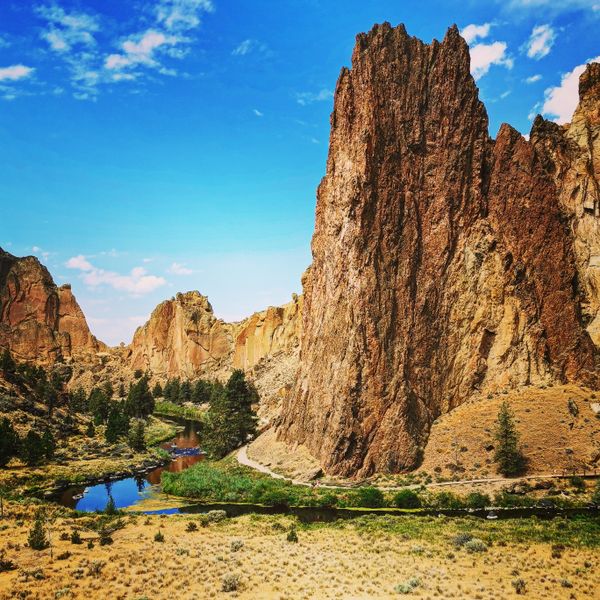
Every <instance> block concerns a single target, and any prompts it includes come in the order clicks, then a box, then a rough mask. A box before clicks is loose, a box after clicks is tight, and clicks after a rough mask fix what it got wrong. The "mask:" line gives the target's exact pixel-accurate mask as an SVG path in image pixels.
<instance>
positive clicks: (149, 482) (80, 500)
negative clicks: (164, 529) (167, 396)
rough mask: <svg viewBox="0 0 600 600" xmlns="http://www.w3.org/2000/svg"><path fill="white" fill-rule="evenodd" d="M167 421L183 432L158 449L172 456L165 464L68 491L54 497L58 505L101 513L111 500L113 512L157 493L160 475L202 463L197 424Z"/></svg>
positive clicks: (178, 420)
mask: <svg viewBox="0 0 600 600" xmlns="http://www.w3.org/2000/svg"><path fill="white" fill-rule="evenodd" d="M170 420H172V421H174V422H176V423H177V424H179V425H181V426H183V429H182V430H181V431H180V432H179V433H178V434H177V435H176V436H175V437H174V438H173V439H172V440H169V441H168V442H165V443H164V444H162V445H161V447H162V448H164V449H165V450H169V451H170V452H172V453H173V458H172V460H171V462H170V463H169V464H167V465H166V466H164V467H158V468H156V469H153V470H151V471H149V472H148V473H145V474H143V475H138V476H135V477H126V478H124V479H118V480H116V481H106V482H104V483H99V484H96V485H91V486H88V487H85V488H84V487H71V488H68V489H66V490H64V491H63V492H62V493H61V494H60V495H59V496H58V498H57V500H58V502H59V503H60V504H62V505H63V506H68V507H69V508H75V509H77V510H82V511H88V512H89V511H96V510H104V508H105V507H106V504H107V503H108V499H109V497H112V499H113V500H114V503H115V506H116V507H117V508H127V507H130V506H133V505H134V504H137V503H138V502H140V501H142V500H145V499H147V498H148V497H149V496H150V495H151V494H152V493H153V492H155V491H159V490H160V488H159V485H160V476H161V473H162V472H163V471H165V470H166V471H171V472H174V473H178V472H180V471H183V470H184V469H187V468H188V467H191V466H192V465H193V464H195V463H197V462H198V461H200V460H202V454H201V453H200V449H199V443H200V439H199V437H198V423H197V422H196V421H191V420H188V419H177V418H175V417H173V418H170Z"/></svg>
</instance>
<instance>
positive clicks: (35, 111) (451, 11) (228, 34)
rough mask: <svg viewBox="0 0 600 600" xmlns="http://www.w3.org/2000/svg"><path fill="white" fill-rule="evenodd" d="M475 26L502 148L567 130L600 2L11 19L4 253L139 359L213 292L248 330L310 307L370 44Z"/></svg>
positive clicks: (144, 7)
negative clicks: (330, 188)
mask: <svg viewBox="0 0 600 600" xmlns="http://www.w3.org/2000/svg"><path fill="white" fill-rule="evenodd" d="M386 20H387V21H390V22H391V23H392V24H393V25H396V24H398V23H401V22H403V23H405V24H406V26H407V29H408V31H409V33H411V34H412V35H415V36H418V37H420V38H422V39H424V40H426V41H431V40H432V39H433V38H437V39H441V38H442V37H443V36H444V34H445V31H446V29H447V28H448V26H450V25H451V24H452V23H457V24H458V26H459V27H460V28H461V30H463V31H464V34H465V36H466V37H467V38H468V40H469V42H470V46H471V54H472V61H473V64H472V71H473V73H474V76H475V77H476V78H477V82H478V85H479V87H480V90H481V96H482V99H483V100H484V101H485V103H486V106H487V109H488V112H489V114H490V130H491V133H492V135H495V133H496V131H497V130H498V127H499V125H500V123H502V122H504V121H506V122H509V123H511V124H512V125H514V126H515V127H517V128H518V129H519V130H520V131H522V132H523V133H527V132H528V131H529V128H530V125H531V118H532V117H533V116H534V115H535V114H536V113H537V112H543V113H545V114H546V116H548V118H552V119H554V120H558V121H561V122H564V121H568V120H569V118H570V116H571V114H572V110H573V106H574V103H575V101H576V91H577V86H576V83H577V76H578V75H579V73H580V72H581V71H582V69H583V68H584V67H583V65H584V64H585V63H586V62H587V61H589V60H593V59H597V57H598V55H600V48H599V47H598V46H599V44H598V39H599V36H598V27H599V24H600V0H562V1H561V2H556V1H549V0H512V1H511V0H508V1H504V2H499V1H494V0H488V1H486V2H475V1H470V0H461V1H453V0H450V1H446V2H436V1H433V0H421V1H418V2H412V1H404V2H401V1H391V0H388V1H384V0H373V1H371V2H364V0H363V1H355V0H345V1H344V2H341V1H340V2H333V1H332V2H325V1H317V0H289V1H277V0H270V1H266V0H265V1H261V0H253V1H252V2H249V1H246V0H235V2H233V1H231V0H229V1H225V0H153V1H149V0H148V1H141V0H140V1H135V0H132V1H131V2H123V1H122V0H79V1H75V0H56V2H51V1H48V2H45V1H43V0H41V1H40V2H35V1H34V2H22V1H21V0H18V1H17V0H3V2H2V3H1V4H0V136H1V139H2V142H1V143H0V211H1V212H0V246H2V247H4V248H5V249H6V250H8V251H10V252H12V253H13V254H16V255H19V256H22V255H28V254H35V255H36V256H38V257H39V258H40V259H41V260H42V261H43V262H44V263H45V264H46V265H47V266H48V268H49V269H50V271H51V273H52V274H53V276H54V278H55V280H56V281H57V282H58V283H59V284H60V283H64V282H67V281H68V282H71V283H72V285H73V289H74V292H75V294H76V296H77V298H78V300H79V302H80V304H81V305H82V307H83V309H84V311H85V313H86V315H87V316H88V319H89V321H90V326H91V328H92V330H93V331H94V333H96V334H97V335H98V336H99V337H100V338H101V339H103V340H105V341H107V342H109V343H113V344H114V343H118V342H120V341H125V342H129V340H130V338H131V335H132V333H133V331H134V329H135V327H136V326H137V325H139V324H141V323H142V322H143V321H144V320H145V319H146V318H147V317H148V315H149V313H150V311H151V310H152V308H154V306H155V305H156V304H157V303H158V302H159V301H161V300H163V299H165V298H168V297H170V296H173V295H174V294H175V293H176V292H177V291H186V290H190V289H198V290H200V291H201V292H202V293H204V294H206V295H208V296H209V298H210V300H211V302H212V304H213V307H214V309H215V312H216V314H217V315H218V316H219V317H222V318H225V319H228V320H236V319H240V318H243V317H244V316H247V315H249V314H250V313H251V312H253V311H255V310H259V309H262V308H264V307H266V306H268V305H271V304H280V303H283V302H286V301H287V300H288V299H289V298H290V296H291V294H292V292H299V291H300V287H301V286H300V276H301V274H302V272H303V270H304V269H305V268H306V267H307V266H308V264H309V263H310V248H309V244H310V238H311V235H312V230H313V221H314V206H315V189H316V187H317V185H318V183H319V180H320V179H321V177H322V176H323V174H324V172H325V160H326V155H327V140H328V135H329V114H330V112H331V108H332V93H333V90H334V88H335V82H336V79H337V76H338V74H339V71H340V68H341V67H342V66H343V65H349V62H350V56H351V52H352V48H353V45H354V37H355V35H356V34H357V33H358V32H361V31H367V30H368V29H370V28H371V26H372V25H373V24H374V23H376V22H382V21H386Z"/></svg>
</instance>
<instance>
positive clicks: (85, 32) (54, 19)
mask: <svg viewBox="0 0 600 600" xmlns="http://www.w3.org/2000/svg"><path fill="white" fill-rule="evenodd" d="M36 12H37V13H38V15H39V16H40V17H41V18H43V19H45V20H46V21H47V23H48V28H47V29H46V30H44V31H43V32H42V33H41V36H42V38H43V39H45V40H46V41H47V42H48V44H49V46H50V48H51V49H52V50H54V51H55V52H69V51H70V50H72V49H73V48H74V47H75V46H77V45H80V44H83V45H84V46H94V45H95V44H96V40H95V38H94V35H93V34H94V33H96V32H97V31H99V29H100V25H99V23H98V19H97V18H96V17H95V16H93V15H90V14H86V13H80V12H71V13H67V12H65V11H64V10H63V9H62V8H61V7H60V6H57V5H53V6H38V7H37V9H36Z"/></svg>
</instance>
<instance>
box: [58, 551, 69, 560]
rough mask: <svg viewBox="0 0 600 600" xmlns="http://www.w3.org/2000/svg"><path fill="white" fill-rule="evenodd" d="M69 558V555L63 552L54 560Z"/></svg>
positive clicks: (67, 552)
mask: <svg viewBox="0 0 600 600" xmlns="http://www.w3.org/2000/svg"><path fill="white" fill-rule="evenodd" d="M70 557H71V553H70V552H69V551H68V550H65V551H64V552H61V553H60V554H59V555H58V556H57V557H56V560H67V558H70Z"/></svg>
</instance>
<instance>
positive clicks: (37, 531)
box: [28, 510, 50, 550]
mask: <svg viewBox="0 0 600 600" xmlns="http://www.w3.org/2000/svg"><path fill="white" fill-rule="evenodd" d="M44 524H45V519H44V513H43V512H42V511H41V510H38V511H37V513H36V515H35V521H34V522H33V527H32V528H31V530H30V531H29V538H28V543H29V547H30V548H32V549H33V550H45V549H46V548H47V547H48V546H49V545H50V543H49V542H48V538H47V537H46V531H45V529H44Z"/></svg>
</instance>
